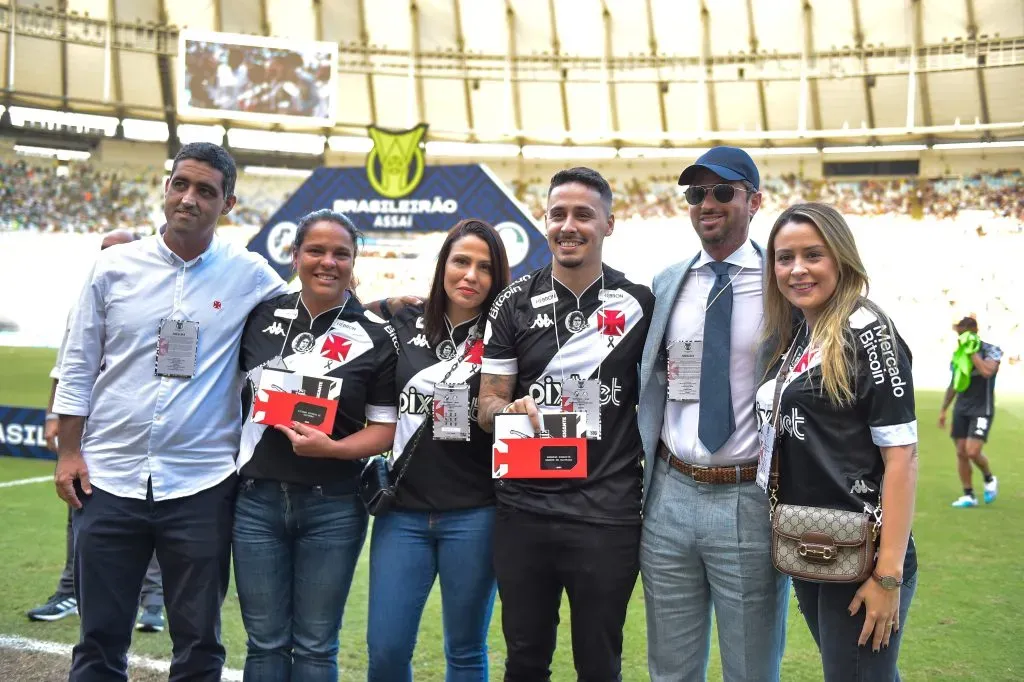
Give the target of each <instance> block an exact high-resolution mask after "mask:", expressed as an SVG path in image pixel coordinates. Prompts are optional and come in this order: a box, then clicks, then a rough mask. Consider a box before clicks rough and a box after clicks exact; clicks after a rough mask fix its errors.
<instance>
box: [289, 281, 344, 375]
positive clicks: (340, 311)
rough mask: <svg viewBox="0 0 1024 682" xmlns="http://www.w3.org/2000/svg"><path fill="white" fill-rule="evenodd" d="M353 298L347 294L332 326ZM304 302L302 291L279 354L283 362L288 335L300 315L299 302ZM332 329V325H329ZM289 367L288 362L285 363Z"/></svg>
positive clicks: (310, 321)
mask: <svg viewBox="0 0 1024 682" xmlns="http://www.w3.org/2000/svg"><path fill="white" fill-rule="evenodd" d="M351 299H352V295H351V294H348V295H347V296H345V302H344V303H342V304H341V308H340V309H339V310H338V314H337V315H335V316H334V322H331V327H333V326H334V325H335V323H336V322H337V321H338V318H340V317H341V314H342V313H343V312H345V308H346V307H347V306H348V302H349V301H350V300H351ZM300 303H302V292H299V294H298V296H296V299H295V316H294V317H292V319H290V320H289V321H288V331H286V332H285V333H284V341H282V342H281V352H280V353H279V354H278V355H279V357H280V358H281V362H284V349H285V347H286V346H287V345H288V337H289V336H290V335H291V333H292V325H293V324H295V320H296V319H297V318H298V317H299V304H300ZM306 312H307V313H309V308H306ZM328 329H330V327H328ZM309 332H310V333H311V334H312V333H313V316H312V315H310V316H309ZM285 366H286V367H287V364H285Z"/></svg>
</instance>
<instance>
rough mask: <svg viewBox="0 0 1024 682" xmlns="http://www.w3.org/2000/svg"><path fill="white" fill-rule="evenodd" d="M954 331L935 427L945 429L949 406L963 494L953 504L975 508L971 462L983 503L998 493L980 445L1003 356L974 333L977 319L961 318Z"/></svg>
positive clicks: (989, 424)
mask: <svg viewBox="0 0 1024 682" xmlns="http://www.w3.org/2000/svg"><path fill="white" fill-rule="evenodd" d="M953 330H954V331H955V332H956V333H957V337H958V338H957V342H958V345H957V349H956V352H955V353H953V363H952V370H953V378H952V380H951V381H950V383H949V388H947V389H946V395H945V396H944V397H943V399H942V409H941V410H939V428H940V429H943V428H946V412H947V411H948V410H949V406H950V404H951V403H952V402H953V401H954V400H956V405H954V406H953V423H952V425H951V428H950V436H952V438H953V443H955V444H956V464H957V473H959V474H960V484H961V485H962V486H963V490H964V494H963V495H961V496H960V497H959V498H958V499H957V500H956V501H955V502H953V506H954V507H977V506H978V498H977V497H976V496H975V494H974V483H973V482H972V476H971V472H972V470H971V465H972V464H973V465H974V466H976V467H978V469H979V470H980V471H981V475H982V477H983V478H984V483H985V493H984V499H985V504H991V503H992V502H995V500H996V495H998V494H999V481H998V479H997V478H996V477H995V475H993V473H992V469H991V467H990V466H989V462H988V457H986V456H985V455H984V454H983V453H982V448H983V447H984V445H985V443H986V442H987V441H988V434H989V431H990V430H991V429H992V420H993V419H994V418H995V415H996V373H997V372H999V363H1000V361H1001V360H1002V359H1003V351H1002V349H1000V348H999V346H994V345H992V344H991V343H986V342H985V341H982V340H981V337H979V336H978V321H977V320H975V319H974V318H973V317H965V318H963V319H962V320H960V321H959V322H957V323H956V325H955V326H954V327H953Z"/></svg>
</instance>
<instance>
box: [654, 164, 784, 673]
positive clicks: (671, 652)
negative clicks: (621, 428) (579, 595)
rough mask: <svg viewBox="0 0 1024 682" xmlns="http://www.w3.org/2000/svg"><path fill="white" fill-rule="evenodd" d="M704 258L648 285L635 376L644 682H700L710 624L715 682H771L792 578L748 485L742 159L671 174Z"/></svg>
mask: <svg viewBox="0 0 1024 682" xmlns="http://www.w3.org/2000/svg"><path fill="white" fill-rule="evenodd" d="M679 184H680V185H684V186H687V190H686V200H687V203H689V204H690V220H691V222H692V223H693V228H694V230H696V232H697V236H698V237H700V241H701V245H702V247H703V248H702V249H701V251H700V252H699V253H698V254H697V255H695V256H693V257H692V258H688V259H687V260H686V261H683V262H681V263H677V264H676V265H673V266H671V267H669V268H667V269H666V270H664V271H663V272H661V273H659V274H658V275H657V276H656V277H655V278H654V286H653V289H654V294H655V297H656V299H657V301H656V304H655V308H654V315H653V317H652V319H651V328H650V331H649V333H648V336H647V343H646V345H645V346H644V353H643V360H642V364H641V367H640V382H641V386H640V404H639V427H640V435H641V437H642V438H643V444H644V456H645V467H644V490H645V492H646V494H645V500H644V525H643V535H642V539H641V544H640V570H641V575H642V576H643V585H644V598H645V601H646V606H647V639H648V665H649V668H650V673H651V680H652V682H669V681H671V682H690V681H691V680H694V681H696V680H701V681H703V680H704V679H705V678H706V676H707V665H708V657H709V651H710V644H711V613H712V609H713V610H714V613H715V619H716V621H717V624H718V640H719V648H720V649H721V654H722V671H723V675H724V678H725V682H733V681H736V682H738V681H740V680H743V681H744V682H755V681H757V680H762V681H768V680H778V679H779V664H780V661H781V659H782V650H783V647H784V643H785V619H786V607H787V598H788V593H789V592H788V585H789V583H788V580H787V579H785V577H784V576H783V575H782V574H780V573H777V572H776V571H775V569H774V567H773V566H772V562H771V553H770V539H771V533H770V529H769V521H768V496H767V495H766V494H765V493H764V492H762V491H761V490H760V489H759V488H758V487H757V484H756V483H755V482H754V479H755V476H756V473H757V458H758V452H759V444H758V435H757V420H756V418H755V414H754V393H755V391H756V388H757V385H758V383H759V380H760V378H761V374H762V373H763V363H762V362H760V361H759V358H758V346H759V341H760V335H761V330H762V315H763V289H762V287H763V272H764V269H765V268H768V269H769V271H770V268H771V264H770V263H764V262H763V260H764V250H763V249H762V248H761V247H760V246H758V245H756V244H754V243H753V242H752V241H751V240H750V239H749V237H748V231H749V226H750V220H751V219H752V218H753V217H754V215H755V214H756V213H757V210H758V209H759V208H760V206H761V193H760V191H759V188H760V175H759V174H758V171H757V167H756V166H755V165H754V162H753V160H752V159H751V158H750V156H749V155H748V154H747V153H746V152H744V151H743V150H741V149H737V148H734V147H715V148H713V149H711V150H709V151H708V152H707V153H706V154H704V155H703V156H701V157H700V158H699V159H697V162H696V163H695V164H693V165H692V166H689V167H688V168H686V170H684V171H683V173H682V175H680V176H679Z"/></svg>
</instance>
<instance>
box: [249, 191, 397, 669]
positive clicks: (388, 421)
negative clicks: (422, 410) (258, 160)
mask: <svg viewBox="0 0 1024 682" xmlns="http://www.w3.org/2000/svg"><path fill="white" fill-rule="evenodd" d="M358 236H359V234H358V232H357V231H356V228H355V226H354V225H353V224H352V221H350V220H349V219H348V218H347V217H346V216H344V215H342V214H339V213H335V212H333V211H330V210H328V209H324V210H321V211H316V212H314V213H310V214H309V215H307V216H305V217H304V218H303V219H302V220H300V221H299V224H298V227H297V229H296V231H295V243H294V245H293V247H292V258H293V262H294V266H295V270H296V272H297V274H298V279H299V281H300V282H301V283H302V290H301V291H300V292H298V293H290V294H284V295H282V296H278V297H277V298H272V299H270V300H268V301H266V302H265V303H262V304H260V305H258V306H256V308H255V309H254V310H253V311H252V312H251V313H250V314H249V319H248V320H247V321H246V325H245V331H244V332H243V334H242V349H241V355H240V358H241V365H242V370H243V371H245V372H246V373H247V375H248V382H247V385H248V386H247V388H246V390H245V391H244V393H243V406H244V408H245V413H246V414H247V415H248V417H247V418H246V420H245V423H244V424H243V427H242V442H241V445H240V448H239V455H238V460H237V466H238V468H239V476H240V477H241V486H240V490H239V493H238V499H237V502H236V505H235V526H234V538H233V543H232V551H233V554H234V564H235V583H236V586H237V588H238V602H239V606H240V607H241V611H242V622H243V624H244V625H245V631H246V634H247V635H248V641H247V643H246V648H247V654H246V659H245V673H244V676H245V679H246V682H264V681H266V682H280V681H281V680H294V681H296V682H298V681H299V680H301V681H303V682H313V681H316V682H320V681H324V680H331V681H332V682H333V681H334V680H337V679H338V631H339V629H340V628H341V622H342V616H343V613H344V609H345V602H346V600H347V598H348V593H349V587H350V586H351V584H352V577H353V575H354V574H355V568H356V562H357V561H358V559H359V553H360V551H361V549H362V547H363V541H364V539H365V537H366V527H367V513H366V508H365V507H364V506H363V503H362V500H360V499H359V496H358V495H357V490H358V487H359V472H360V471H361V469H362V463H361V462H359V461H357V460H360V459H363V458H365V457H369V456H370V455H375V454H378V453H381V452H384V451H386V450H387V449H388V448H389V447H390V446H391V442H392V440H393V439H394V434H395V423H396V421H397V412H398V411H397V408H396V405H395V388H394V372H395V362H396V359H397V354H396V352H395V347H396V345H397V344H396V342H395V339H394V335H393V334H392V333H391V331H390V327H388V326H387V325H385V324H383V322H384V321H383V320H381V319H380V318H379V317H378V316H376V315H374V314H372V313H368V312H367V311H366V310H365V309H364V308H363V306H362V304H361V303H360V302H359V300H358V299H357V298H356V297H355V296H353V295H352V294H350V293H349V291H348V289H349V286H350V281H351V278H352V269H353V265H354V263H355V260H356V254H357V248H358ZM274 370H284V372H283V373H281V374H272V373H271V372H273V371H274ZM300 377H304V378H301V379H300ZM271 378H273V381H270V379H271ZM300 380H301V383H302V390H303V391H304V392H305V393H304V394H305V395H307V396H315V397H317V398H322V399H325V400H321V401H319V402H316V403H314V402H305V403H303V402H302V401H301V399H299V400H300V401H299V402H297V403H296V404H294V405H292V404H291V403H289V402H286V403H284V405H283V406H282V404H281V403H275V399H279V398H282V397H283V396H281V395H274V394H273V388H279V384H280V385H285V382H289V381H291V382H298V381H300ZM268 384H270V386H271V390H270V391H268V390H266V388H267V385H268ZM321 392H324V393H326V395H320V393H321ZM331 402H333V403H334V404H333V405H331ZM318 411H319V412H318ZM331 412H334V421H333V425H332V426H330V427H328V426H327V423H328V422H327V421H326V420H327V419H329V418H328V417H327V416H326V415H328V414H330V413H331ZM270 415H274V416H273V418H268V417H269V416H270ZM318 415H319V420H320V422H322V423H323V424H324V428H325V430H324V431H320V430H318V429H317V428H314V427H313V426H310V425H307V424H311V423H316V421H317V419H318ZM303 418H305V419H306V420H307V421H306V423H299V422H298V421H289V420H290V419H291V420H297V419H303ZM271 423H273V424H274V425H273V426H271V425H269V424H271ZM328 432H329V433H328Z"/></svg>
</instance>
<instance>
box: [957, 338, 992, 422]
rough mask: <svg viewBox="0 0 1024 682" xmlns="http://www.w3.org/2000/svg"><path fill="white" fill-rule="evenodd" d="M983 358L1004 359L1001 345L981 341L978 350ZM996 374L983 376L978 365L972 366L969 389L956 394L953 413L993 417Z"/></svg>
mask: <svg viewBox="0 0 1024 682" xmlns="http://www.w3.org/2000/svg"><path fill="white" fill-rule="evenodd" d="M978 353H980V354H981V358H982V359H983V360H995V361H996V362H999V361H1001V360H1002V359H1003V351H1002V349H1001V348H1000V347H999V346H993V345H992V344H991V343H985V342H984V341H982V342H981V349H980V350H979V351H978ZM995 393H996V375H995V374H993V375H992V376H990V377H987V378H986V377H983V376H982V375H981V372H979V371H978V368H977V367H972V368H971V383H970V384H969V385H968V386H967V390H965V391H964V392H963V393H960V394H958V395H957V396H956V404H955V405H953V414H954V415H962V416H964V417H992V416H993V415H994V414H995V411H996V395H995Z"/></svg>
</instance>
